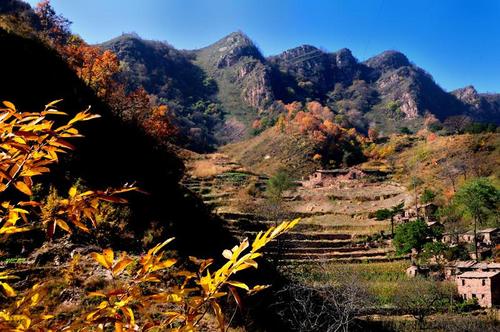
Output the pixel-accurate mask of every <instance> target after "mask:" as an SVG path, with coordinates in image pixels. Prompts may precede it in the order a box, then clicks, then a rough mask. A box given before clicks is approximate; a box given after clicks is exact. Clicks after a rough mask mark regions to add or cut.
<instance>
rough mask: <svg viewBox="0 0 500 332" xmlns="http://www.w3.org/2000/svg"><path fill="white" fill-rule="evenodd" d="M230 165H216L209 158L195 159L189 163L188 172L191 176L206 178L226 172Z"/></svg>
mask: <svg viewBox="0 0 500 332" xmlns="http://www.w3.org/2000/svg"><path fill="white" fill-rule="evenodd" d="M230 170H231V167H229V166H224V165H218V164H216V163H215V162H214V160H211V159H202V160H196V161H194V162H193V163H192V164H191V165H190V169H189V172H190V173H191V175H192V176H193V177H197V178H206V177H211V176H215V175H217V174H221V173H224V172H228V171H230Z"/></svg>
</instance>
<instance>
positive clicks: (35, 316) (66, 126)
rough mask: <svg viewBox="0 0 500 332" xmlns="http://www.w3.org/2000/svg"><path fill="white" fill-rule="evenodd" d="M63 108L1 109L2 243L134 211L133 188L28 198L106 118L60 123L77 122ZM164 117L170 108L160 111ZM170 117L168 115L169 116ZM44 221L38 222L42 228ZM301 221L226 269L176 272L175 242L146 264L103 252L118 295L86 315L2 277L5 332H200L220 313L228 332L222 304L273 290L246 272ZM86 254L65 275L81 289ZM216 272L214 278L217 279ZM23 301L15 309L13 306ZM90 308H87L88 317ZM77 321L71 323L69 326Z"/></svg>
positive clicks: (42, 289) (95, 302) (98, 299)
mask: <svg viewBox="0 0 500 332" xmlns="http://www.w3.org/2000/svg"><path fill="white" fill-rule="evenodd" d="M57 102H58V101H55V102H52V103H49V104H48V105H46V106H45V109H44V110H43V111H42V112H19V111H18V110H17V109H16V107H15V105H14V104H12V103H10V102H6V101H5V102H3V105H4V108H1V109H0V149H1V151H2V154H1V159H0V193H2V194H3V196H2V198H3V199H4V201H3V202H1V203H0V215H1V218H0V240H1V241H2V242H3V241H5V240H6V239H7V238H8V237H9V236H11V235H12V234H16V233H22V232H26V231H28V230H30V229H33V228H35V227H38V228H39V227H42V228H44V229H45V230H46V234H47V237H48V238H49V239H51V238H53V237H54V234H55V232H56V230H57V229H60V230H61V231H62V232H66V233H73V232H84V233H90V232H91V231H92V229H93V228H95V227H96V226H97V217H96V216H97V214H98V211H99V209H100V205H101V203H102V202H111V203H126V200H125V199H124V198H123V197H121V196H120V195H121V194H123V193H125V192H129V191H135V190H136V189H137V188H135V187H134V186H131V185H126V186H123V187H121V188H118V189H106V190H102V191H99V190H85V191H79V189H78V188H77V186H72V187H71V188H70V189H69V191H68V195H67V197H66V198H60V199H58V200H57V202H55V204H52V205H51V206H52V207H51V208H50V209H47V208H44V209H42V211H40V210H39V209H40V207H41V206H42V203H41V202H39V201H36V200H33V199H31V200H18V199H16V197H18V196H19V195H21V197H22V196H31V194H32V188H33V178H34V177H36V176H39V175H43V174H46V173H49V172H50V166H51V165H53V164H54V163H56V162H57V161H58V160H59V155H60V154H63V153H67V152H69V151H70V150H72V149H73V148H74V147H73V145H72V144H71V143H70V142H68V140H70V139H74V138H77V137H81V134H80V133H79V131H78V129H76V128H75V125H76V124H77V123H79V122H81V121H88V120H92V119H95V118H97V117H98V116H97V115H95V114H92V113H90V112H89V111H88V110H86V111H83V112H80V113H78V114H76V115H75V116H74V117H73V118H71V119H70V120H69V121H67V122H63V123H62V124H61V125H57V126H56V125H55V123H56V121H55V120H52V119H51V118H52V117H55V116H66V115H67V114H65V113H63V112H61V111H58V110H57V109H55V105H56V104H57ZM160 111H161V110H160ZM160 115H164V114H160ZM37 219H38V220H40V223H39V224H37V223H36V222H35V220H37ZM297 222H298V219H297V220H294V221H291V222H284V223H282V224H280V225H278V226H277V227H272V228H270V229H269V230H267V231H266V232H260V233H259V234H257V236H256V238H255V240H254V241H253V242H249V241H248V240H246V239H245V240H244V241H242V242H241V243H240V244H239V245H237V246H235V247H233V248H232V249H231V250H224V252H223V253H222V255H223V257H224V258H225V260H226V261H225V263H224V264H223V265H222V266H220V267H216V268H213V269H212V267H213V262H214V261H213V260H212V259H196V258H194V257H191V258H190V259H191V261H192V263H194V264H196V265H197V266H198V269H197V270H196V271H188V270H183V269H179V268H176V269H173V268H174V265H175V264H176V263H177V260H176V259H174V258H169V257H167V254H166V252H165V251H164V248H165V246H166V245H168V244H169V243H170V242H172V241H173V240H174V239H173V238H170V239H168V240H166V241H164V242H162V243H160V244H158V245H156V246H154V247H153V248H151V249H150V250H148V251H147V253H145V254H144V255H142V256H140V257H137V256H136V257H134V256H130V255H128V254H127V253H126V252H121V253H116V252H115V251H114V250H113V249H111V248H106V249H104V250H102V252H93V253H92V254H91V257H92V258H93V259H94V260H95V262H96V263H97V264H99V265H100V266H101V268H102V269H105V270H106V271H108V272H109V273H110V274H111V275H112V278H113V283H112V285H111V286H112V287H111V288H109V287H106V288H103V289H98V290H96V291H93V292H90V293H88V294H87V296H88V298H89V300H91V301H90V303H92V305H91V306H90V308H88V311H86V312H80V313H79V314H78V315H74V314H73V315H72V316H67V315H60V314H59V315H55V314H54V313H53V312H52V311H51V310H50V309H49V306H48V304H47V303H46V298H47V295H48V293H49V291H50V287H49V282H48V281H46V282H37V283H35V284H34V285H33V286H31V287H30V288H29V289H27V290H22V291H21V292H20V294H19V295H18V291H16V290H15V289H14V287H12V280H15V279H17V276H16V271H2V272H0V298H2V303H1V304H0V330H1V331H45V330H47V331H96V330H97V331H104V330H114V331H137V330H140V331H158V330H162V331H163V330H168V331H194V330H196V328H197V326H198V325H199V323H200V322H201V321H202V319H203V318H204V317H205V316H206V315H207V313H208V311H209V310H211V311H212V312H213V315H214V316H215V317H216V319H217V321H218V325H219V328H220V330H221V331H226V323H227V322H226V321H225V320H224V315H223V313H222V309H221V306H220V304H219V301H220V299H221V298H222V297H224V296H226V295H229V294H230V295H231V296H232V297H233V298H234V299H235V301H236V302H237V303H238V304H239V305H241V297H240V295H239V292H241V291H243V292H245V293H247V294H249V295H251V294H254V293H256V292H258V291H260V290H263V289H265V288H266V287H267V286H264V285H256V286H253V287H250V286H248V285H247V284H245V283H243V282H241V281H237V280H234V279H233V278H234V276H235V275H236V274H237V273H238V272H240V271H243V270H247V269H250V268H257V267H258V263H257V261H256V259H258V258H260V257H261V256H262V253H261V252H260V251H261V250H262V248H263V247H264V246H266V245H267V244H268V243H269V242H270V241H272V240H274V239H275V238H276V237H277V236H279V235H280V234H282V233H283V232H286V231H287V230H289V229H290V228H292V227H294V226H295V224H296V223H297ZM80 260H81V256H80V255H78V254H76V255H75V256H74V257H73V260H72V261H71V262H69V263H68V264H67V267H66V270H65V271H64V272H63V273H62V274H63V278H64V280H65V281H66V282H67V283H68V284H71V283H72V282H73V280H74V279H75V278H76V277H77V275H78V274H79V273H81V269H82V267H81V266H80ZM212 271H213V272H212ZM9 298H11V299H14V300H13V301H12V300H11V301H8V300H7V299H9ZM85 310H87V309H85ZM68 317H71V318H69V319H68Z"/></svg>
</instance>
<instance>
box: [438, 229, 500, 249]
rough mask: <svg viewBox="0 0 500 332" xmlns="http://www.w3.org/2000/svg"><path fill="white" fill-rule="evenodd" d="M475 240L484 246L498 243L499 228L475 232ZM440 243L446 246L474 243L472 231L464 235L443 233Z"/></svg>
mask: <svg viewBox="0 0 500 332" xmlns="http://www.w3.org/2000/svg"><path fill="white" fill-rule="evenodd" d="M477 240H478V242H479V243H481V244H484V245H486V246H493V245H495V244H497V243H499V242H500V228H486V229H481V230H478V231H477ZM442 242H444V243H448V244H458V243H474V231H468V232H465V233H458V232H457V233H444V234H443V238H442Z"/></svg>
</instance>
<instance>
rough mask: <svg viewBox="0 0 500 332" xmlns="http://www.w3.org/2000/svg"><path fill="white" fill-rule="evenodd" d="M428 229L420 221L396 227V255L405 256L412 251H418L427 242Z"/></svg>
mask: <svg viewBox="0 0 500 332" xmlns="http://www.w3.org/2000/svg"><path fill="white" fill-rule="evenodd" d="M428 235H429V229H428V227H427V225H426V223H425V222H424V221H422V220H416V221H411V222H408V223H406V224H402V225H399V226H398V227H396V232H395V234H394V245H395V246H396V251H397V253H398V254H407V253H409V252H411V250H412V249H416V250H417V251H420V250H421V249H422V247H423V245H424V244H425V243H426V242H427V241H428V238H427V237H428Z"/></svg>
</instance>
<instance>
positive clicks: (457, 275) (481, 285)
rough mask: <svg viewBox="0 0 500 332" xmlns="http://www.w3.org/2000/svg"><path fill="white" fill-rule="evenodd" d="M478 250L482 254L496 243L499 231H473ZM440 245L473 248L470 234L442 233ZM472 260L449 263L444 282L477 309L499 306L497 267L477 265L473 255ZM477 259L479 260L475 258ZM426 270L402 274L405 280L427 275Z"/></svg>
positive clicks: (499, 239)
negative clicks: (405, 277) (474, 300)
mask: <svg viewBox="0 0 500 332" xmlns="http://www.w3.org/2000/svg"><path fill="white" fill-rule="evenodd" d="M477 238H478V247H479V248H480V249H481V252H482V253H485V252H486V251H487V250H491V249H492V248H493V247H494V246H495V245H497V244H499V243H500V228H487V229H482V230H478V231H477ZM442 242H444V243H447V244H449V245H458V244H473V243H474V233H473V232H472V231H469V232H463V233H453V234H451V233H445V234H444V235H443V238H442ZM470 256H471V258H472V259H473V260H468V261H455V262H449V263H447V264H445V266H444V278H445V279H446V280H450V281H454V282H455V283H456V285H457V290H458V293H459V295H460V296H461V297H462V298H463V299H464V300H472V299H476V300H477V303H478V304H479V305H480V306H481V307H486V308H490V307H493V306H498V305H500V263H497V262H478V261H477V260H476V257H475V255H474V253H473V252H471V253H470ZM479 259H481V257H479ZM429 273H430V270H429V268H425V267H420V266H417V265H412V266H410V267H409V268H408V269H407V270H406V274H407V275H408V276H411V277H414V276H417V275H424V276H425V275H428V274H429Z"/></svg>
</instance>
